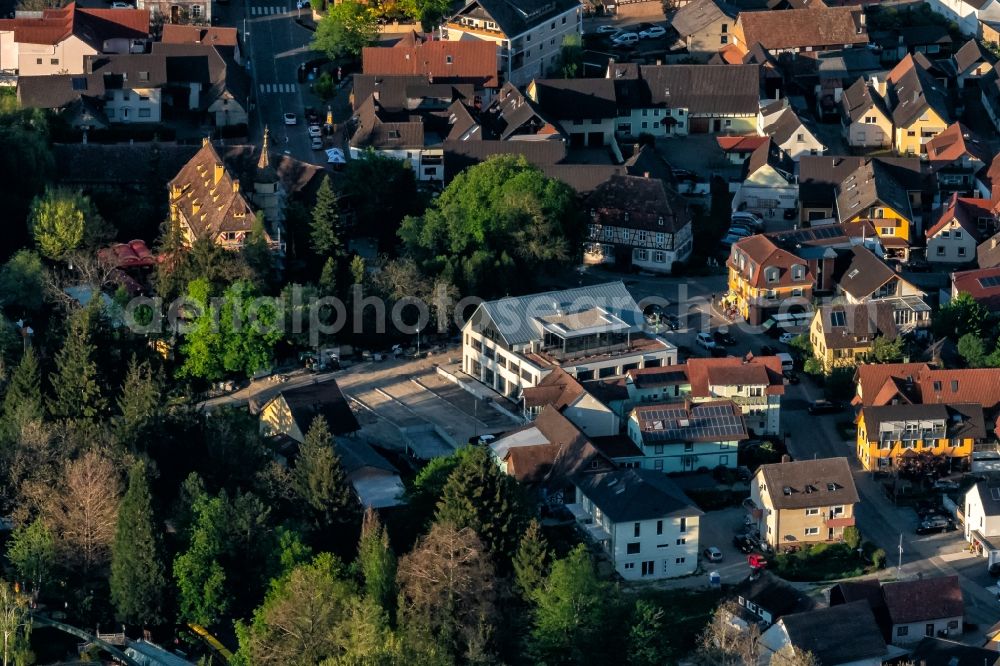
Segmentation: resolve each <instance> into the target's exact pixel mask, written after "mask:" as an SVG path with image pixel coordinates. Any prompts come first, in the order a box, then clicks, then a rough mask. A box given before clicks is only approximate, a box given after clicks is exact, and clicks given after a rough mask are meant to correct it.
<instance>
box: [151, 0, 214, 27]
mask: <svg viewBox="0 0 1000 666" xmlns="http://www.w3.org/2000/svg"><path fill="white" fill-rule="evenodd" d="M136 6H137V7H138V8H139V9H145V10H147V11H149V13H150V14H151V15H152V16H155V17H157V20H161V19H162V21H163V22H164V23H181V24H187V25H197V26H210V25H212V2H211V0H136Z"/></svg>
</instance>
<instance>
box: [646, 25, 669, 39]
mask: <svg viewBox="0 0 1000 666" xmlns="http://www.w3.org/2000/svg"><path fill="white" fill-rule="evenodd" d="M665 34H667V29H666V28H664V27H663V26H662V25H651V26H649V27H648V28H646V29H645V30H643V31H642V32H640V33H639V37H640V38H641V39H657V38H659V37H663V36H664V35H665Z"/></svg>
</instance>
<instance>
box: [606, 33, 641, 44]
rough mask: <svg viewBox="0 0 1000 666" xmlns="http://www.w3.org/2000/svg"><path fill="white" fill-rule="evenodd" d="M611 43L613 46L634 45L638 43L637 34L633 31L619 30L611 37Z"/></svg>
mask: <svg viewBox="0 0 1000 666" xmlns="http://www.w3.org/2000/svg"><path fill="white" fill-rule="evenodd" d="M611 43H612V44H614V45H615V46H635V45H636V44H638V43H639V35H637V34H635V33H634V32H619V33H618V34H617V35H615V36H614V37H612V38H611Z"/></svg>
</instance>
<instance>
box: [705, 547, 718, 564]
mask: <svg viewBox="0 0 1000 666" xmlns="http://www.w3.org/2000/svg"><path fill="white" fill-rule="evenodd" d="M701 554H702V555H703V556H704V557H705V559H706V560H708V561H709V562H721V561H722V551H721V550H719V549H718V548H716V547H715V546H709V547H708V548H706V549H705V550H703V551H701Z"/></svg>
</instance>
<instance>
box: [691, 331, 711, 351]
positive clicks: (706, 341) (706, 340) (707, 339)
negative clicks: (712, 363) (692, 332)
mask: <svg viewBox="0 0 1000 666" xmlns="http://www.w3.org/2000/svg"><path fill="white" fill-rule="evenodd" d="M695 342H697V343H698V346H699V347H704V348H705V349H712V348H714V347H715V340H713V339H712V336H711V335H709V334H708V333H705V332H704V331H702V332H701V333H699V334H698V335H697V336H695Z"/></svg>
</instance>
